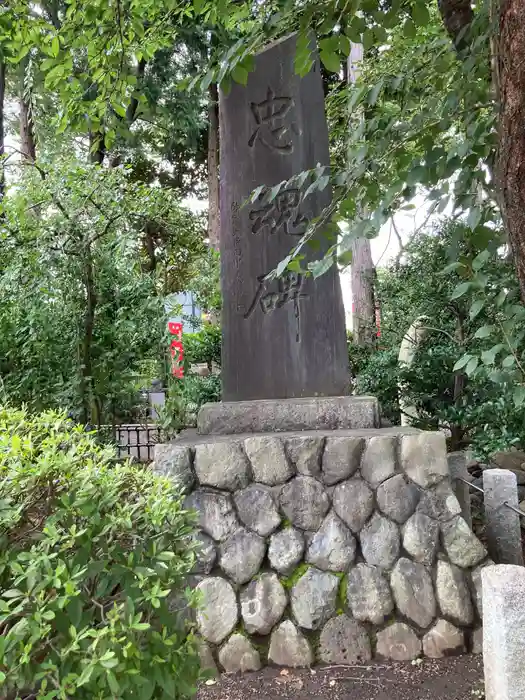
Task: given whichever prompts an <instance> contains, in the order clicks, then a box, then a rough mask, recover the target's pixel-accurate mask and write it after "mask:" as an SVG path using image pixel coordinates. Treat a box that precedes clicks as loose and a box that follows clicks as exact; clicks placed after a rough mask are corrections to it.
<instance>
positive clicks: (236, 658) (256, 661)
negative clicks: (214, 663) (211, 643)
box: [219, 634, 261, 673]
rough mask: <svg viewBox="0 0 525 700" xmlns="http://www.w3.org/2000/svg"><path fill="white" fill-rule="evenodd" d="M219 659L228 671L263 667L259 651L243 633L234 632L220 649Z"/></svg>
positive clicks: (233, 671)
mask: <svg viewBox="0 0 525 700" xmlns="http://www.w3.org/2000/svg"><path fill="white" fill-rule="evenodd" d="M219 661H220V664H221V666H222V667H223V669H224V670H225V671H226V673H239V672H240V673H246V671H258V670H259V669H260V668H261V658H260V656H259V652H258V651H257V650H256V649H254V647H253V645H252V644H251V642H250V641H249V640H248V639H246V637H245V636H244V635H243V634H232V636H231V637H230V638H229V639H228V641H227V642H226V644H225V645H224V646H223V647H222V648H221V650H220V651H219Z"/></svg>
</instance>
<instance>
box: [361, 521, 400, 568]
mask: <svg viewBox="0 0 525 700" xmlns="http://www.w3.org/2000/svg"><path fill="white" fill-rule="evenodd" d="M359 539H360V540H361V549H362V552H363V556H364V558H365V560H366V562H367V563H368V564H371V565H372V566H378V567H379V568H380V569H390V568H391V567H392V566H393V565H394V563H395V561H396V559H397V558H398V556H399V529H398V527H397V525H396V524H395V523H393V522H392V521H391V520H388V519H387V518H384V517H383V516H382V515H379V514H378V513H375V514H374V515H373V516H372V518H371V520H370V522H369V523H367V524H366V525H365V526H364V528H363V529H362V530H361V533H360V535H359Z"/></svg>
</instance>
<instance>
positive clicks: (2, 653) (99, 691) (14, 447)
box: [0, 408, 199, 700]
mask: <svg viewBox="0 0 525 700" xmlns="http://www.w3.org/2000/svg"><path fill="white" fill-rule="evenodd" d="M112 457H113V453H112V451H111V450H108V449H103V448H101V447H99V446H98V445H97V444H96V443H95V441H94V439H93V438H92V437H91V436H89V435H87V434H86V433H85V432H83V431H82V429H81V428H79V427H74V426H73V424H72V423H71V422H70V421H68V420H67V419H66V418H65V416H63V415H61V414H58V413H53V412H48V413H45V414H42V415H40V416H37V417H32V416H30V415H28V414H27V413H26V412H25V411H18V410H9V409H2V408H0V503H1V504H2V507H1V509H0V628H1V630H2V636H1V638H0V671H1V673H0V695H1V697H3V698H22V697H26V696H28V695H30V696H31V697H35V698H37V699H38V700H44V698H45V699H46V700H47V699H49V700H55V699H56V700H67V698H70V697H74V698H79V699H80V700H83V699H85V700H94V699H96V700H106V699H108V698H122V699H130V700H131V698H137V699H138V700H149V699H150V698H154V699H156V700H173V699H174V698H177V699H178V700H180V699H181V698H185V697H189V696H191V695H192V694H193V692H194V689H195V686H196V682H197V679H198V677H199V658H198V654H197V650H196V640H195V638H194V634H193V629H192V626H191V624H190V623H189V622H188V617H189V616H188V615H187V612H186V611H187V609H188V607H190V606H193V605H195V604H196V599H195V597H194V595H193V593H191V592H190V591H189V589H186V584H185V580H186V577H187V575H188V574H189V573H190V571H191V570H192V567H193V564H194V559H195V558H194V553H193V548H192V546H191V544H189V542H190V540H191V537H192V534H193V532H194V527H193V516H192V515H190V513H188V512H187V511H185V510H184V509H183V506H182V499H181V494H177V493H174V490H173V487H172V486H171V484H170V483H169V482H168V481H167V480H166V479H163V478H160V477H158V476H156V475H155V474H153V473H152V472H151V471H149V470H147V469H144V468H143V467H139V466H133V465H130V464H123V465H116V466H114V465H113V464H112ZM175 601H176V603H175ZM173 607H176V608H177V609H176V610H173Z"/></svg>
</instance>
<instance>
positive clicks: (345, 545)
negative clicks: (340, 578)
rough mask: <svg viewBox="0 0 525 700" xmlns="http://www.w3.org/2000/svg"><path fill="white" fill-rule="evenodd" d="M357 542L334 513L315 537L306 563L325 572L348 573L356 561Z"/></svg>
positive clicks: (327, 518) (309, 548)
mask: <svg viewBox="0 0 525 700" xmlns="http://www.w3.org/2000/svg"><path fill="white" fill-rule="evenodd" d="M355 550H356V542H355V539H354V537H353V535H352V533H351V532H350V530H349V529H348V528H347V527H346V525H345V524H344V523H343V522H342V520H340V519H339V518H338V517H337V515H336V514H335V513H334V511H331V512H330V513H329V514H328V515H327V516H326V518H325V519H324V522H323V524H322V525H321V527H320V528H319V530H318V531H317V532H316V533H315V535H314V536H313V538H312V540H311V542H310V545H309V547H308V552H307V555H306V561H307V562H308V563H309V564H313V565H314V566H316V567H317V568H318V569H322V570H323V571H347V570H348V567H349V566H350V564H352V562H353V561H354V559H355Z"/></svg>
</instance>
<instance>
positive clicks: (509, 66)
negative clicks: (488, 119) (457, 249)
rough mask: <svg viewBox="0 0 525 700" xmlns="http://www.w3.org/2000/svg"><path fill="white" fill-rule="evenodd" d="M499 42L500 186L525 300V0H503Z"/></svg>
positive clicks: (501, 198)
mask: <svg viewBox="0 0 525 700" xmlns="http://www.w3.org/2000/svg"><path fill="white" fill-rule="evenodd" d="M495 46H496V47H497V48H496V51H497V55H496V62H495V63H496V73H497V86H496V87H497V93H498V94H499V99H500V104H499V147H498V155H497V161H496V173H497V186H498V191H499V198H500V205H501V207H502V214H503V221H504V224H505V227H506V228H507V231H508V235H509V240H510V245H511V248H512V253H513V257H514V265H515V267H516V273H517V276H518V281H519V285H520V290H521V300H522V302H523V303H525V129H524V126H523V125H524V124H525V0H501V2H500V4H499V36H498V40H497V41H496V42H495Z"/></svg>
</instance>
